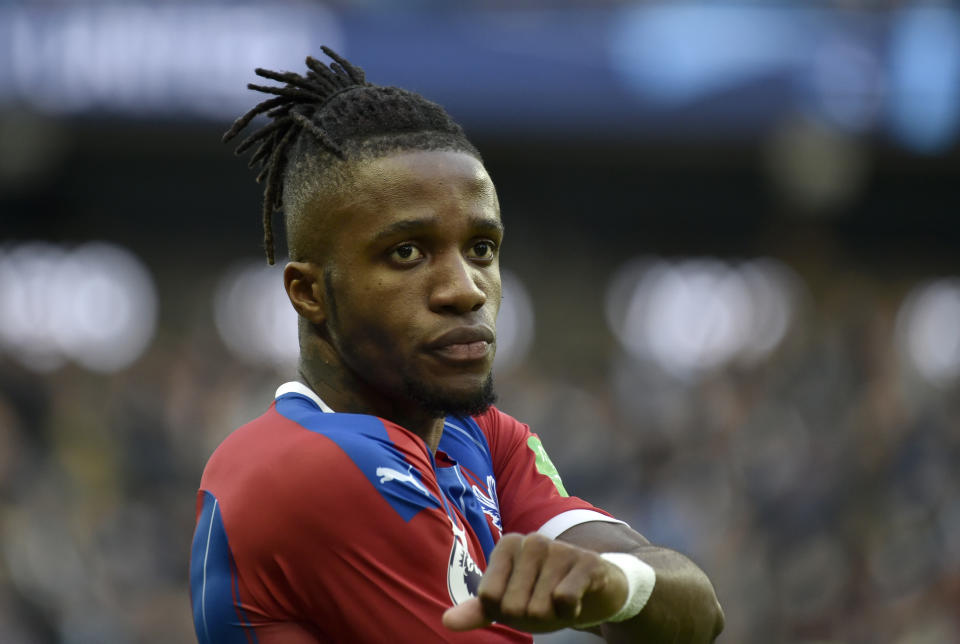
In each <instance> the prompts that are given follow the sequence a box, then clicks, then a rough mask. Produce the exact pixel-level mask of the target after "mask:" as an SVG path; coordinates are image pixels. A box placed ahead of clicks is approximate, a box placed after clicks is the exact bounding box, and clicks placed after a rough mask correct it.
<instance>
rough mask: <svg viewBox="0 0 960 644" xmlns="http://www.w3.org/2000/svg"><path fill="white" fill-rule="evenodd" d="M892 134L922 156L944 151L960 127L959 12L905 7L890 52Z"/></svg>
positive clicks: (928, 6)
mask: <svg viewBox="0 0 960 644" xmlns="http://www.w3.org/2000/svg"><path fill="white" fill-rule="evenodd" d="M890 58H891V61H892V68H891V72H890V98H891V100H890V120H891V126H892V128H893V132H894V134H895V135H896V137H897V138H898V139H900V140H901V141H902V142H903V143H904V144H905V145H906V146H908V147H910V148H912V149H913V150H916V151H919V152H940V151H942V150H944V149H945V148H947V147H949V146H950V144H951V143H952V142H953V141H955V140H956V134H957V130H958V127H960V11H958V10H957V8H956V7H953V8H950V7H949V6H947V5H939V4H930V3H926V4H921V5H918V6H909V5H908V6H906V7H904V8H903V10H902V11H900V13H899V14H898V17H897V20H896V21H895V22H894V24H893V33H892V45H891V51H890Z"/></svg>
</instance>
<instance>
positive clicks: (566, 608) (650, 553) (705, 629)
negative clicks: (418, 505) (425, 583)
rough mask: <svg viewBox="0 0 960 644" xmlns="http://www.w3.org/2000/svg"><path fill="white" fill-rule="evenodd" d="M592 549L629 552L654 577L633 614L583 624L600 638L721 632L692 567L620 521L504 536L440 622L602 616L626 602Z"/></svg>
mask: <svg viewBox="0 0 960 644" xmlns="http://www.w3.org/2000/svg"><path fill="white" fill-rule="evenodd" d="M598 552H628V553H631V554H634V555H636V556H638V557H639V558H640V559H642V560H643V561H645V562H646V563H647V564H649V565H650V566H651V567H652V568H653V569H654V570H655V572H656V574H657V580H656V584H655V586H654V590H653V594H652V595H651V596H650V599H649V600H648V601H647V603H646V605H645V606H644V608H643V610H641V611H640V613H638V614H637V615H636V616H635V617H633V618H631V619H629V620H626V621H624V622H620V623H616V624H614V623H606V624H602V625H601V626H600V628H599V630H597V629H592V628H591V629H590V630H592V631H593V632H595V633H597V634H602V635H603V636H604V637H605V638H606V639H607V641H609V642H670V643H674V642H676V643H680V642H689V643H691V644H698V643H700V642H704V643H708V642H712V641H713V640H714V639H715V638H716V636H717V635H718V634H719V633H720V631H721V630H722V629H723V620H724V618H723V611H722V610H721V608H720V604H719V603H718V602H717V598H716V595H715V593H714V591H713V587H712V585H711V584H710V581H709V579H707V577H706V575H704V573H703V572H702V571H701V570H700V569H699V568H697V567H696V566H695V565H694V564H693V563H692V562H690V560H688V559H687V558H686V557H684V556H682V555H680V554H678V553H676V552H673V551H671V550H667V549H665V548H658V547H656V546H652V545H650V543H649V542H648V541H647V540H646V539H644V538H643V537H642V536H641V535H640V534H638V533H637V532H634V531H633V530H631V529H630V528H627V527H626V526H623V525H619V524H610V523H604V522H589V523H584V524H580V525H577V526H574V527H572V528H570V529H569V530H567V531H566V532H564V533H563V534H561V535H560V536H559V537H558V538H557V540H556V541H552V542H551V541H550V540H549V539H547V538H546V537H544V536H542V535H538V534H531V535H527V536H522V535H504V537H503V538H502V539H501V541H500V543H499V544H498V545H497V547H496V549H494V551H493V554H492V556H491V559H490V564H489V566H488V567H487V571H486V573H485V574H484V577H483V580H482V581H481V583H480V588H479V589H478V593H477V595H478V597H477V599H475V600H471V601H469V602H465V603H463V604H460V605H459V606H457V607H455V608H452V609H450V610H448V611H447V613H446V614H445V615H444V624H445V625H446V626H447V627H448V628H452V629H454V630H467V629H470V628H477V627H480V626H483V625H485V624H487V623H489V622H490V621H492V620H496V621H499V622H502V623H505V624H508V625H511V626H514V627H515V628H519V629H521V630H526V631H531V632H544V631H553V630H558V629H561V628H566V627H574V628H576V627H578V626H579V625H583V624H594V623H596V622H600V621H603V620H604V619H605V618H607V617H609V616H611V615H613V614H614V613H616V612H617V611H618V610H619V608H620V606H622V605H623V603H624V602H625V600H626V596H627V581H626V578H625V577H624V575H623V573H622V572H621V571H620V569H619V568H617V567H616V566H614V565H612V564H610V563H608V562H607V561H605V560H604V559H602V558H600V556H599V555H598V554H597V553H598Z"/></svg>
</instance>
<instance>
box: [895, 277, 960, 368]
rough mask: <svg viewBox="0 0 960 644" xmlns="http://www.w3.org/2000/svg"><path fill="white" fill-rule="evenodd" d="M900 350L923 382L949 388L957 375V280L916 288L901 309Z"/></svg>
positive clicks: (959, 346)
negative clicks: (926, 381)
mask: <svg viewBox="0 0 960 644" xmlns="http://www.w3.org/2000/svg"><path fill="white" fill-rule="evenodd" d="M897 331H898V337H899V342H900V346H901V350H902V351H903V352H905V353H906V355H907V356H908V357H909V358H910V362H911V363H912V364H913V366H914V367H915V368H916V370H917V372H919V373H920V375H922V376H923V377H924V378H925V379H926V380H928V381H930V382H931V383H933V384H936V385H948V384H950V383H951V382H953V381H954V380H956V379H957V377H958V376H960V279H952V280H951V279H941V280H935V281H932V282H928V283H925V284H920V285H919V286H917V287H915V288H914V290H913V291H912V292H911V293H910V295H909V296H908V297H907V299H906V300H905V301H904V303H903V306H902V307H901V309H900V314H899V316H898V319H897Z"/></svg>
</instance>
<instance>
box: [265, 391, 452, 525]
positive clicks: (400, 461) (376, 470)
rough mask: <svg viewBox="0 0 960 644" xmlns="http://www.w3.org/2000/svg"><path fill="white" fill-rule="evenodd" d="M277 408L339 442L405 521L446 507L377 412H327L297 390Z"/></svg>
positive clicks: (279, 400) (280, 411)
mask: <svg viewBox="0 0 960 644" xmlns="http://www.w3.org/2000/svg"><path fill="white" fill-rule="evenodd" d="M276 410H277V413H279V414H280V415H281V416H283V417H284V418H287V419H289V420H292V421H293V422H295V423H297V424H298V425H300V426H301V427H303V428H304V429H308V430H310V431H312V432H316V433H318V434H322V435H323V436H326V437H327V438H329V439H330V440H332V441H333V442H334V443H336V444H337V446H338V447H339V448H340V449H342V450H343V451H344V452H345V453H346V455H347V456H349V457H350V460H351V461H353V464H354V465H356V466H357V468H358V469H359V470H360V471H361V472H363V475H364V476H365V477H367V480H368V481H370V484H371V485H372V486H373V487H374V488H375V489H376V490H377V492H379V493H380V496H381V497H383V498H384V500H386V501H387V503H389V504H390V506H391V507H392V508H393V509H394V510H395V511H396V512H397V514H399V515H400V516H401V517H402V518H403V520H404V521H409V520H410V519H412V518H413V517H414V516H416V514H417V513H418V512H420V511H421V510H423V509H424V508H428V507H435V508H442V507H444V506H443V505H442V503H441V502H440V500H439V499H438V498H437V497H436V496H435V495H434V494H433V493H432V492H430V491H429V490H428V489H427V487H426V486H425V485H424V484H423V480H422V479H421V477H420V473H419V472H418V471H417V469H416V468H415V467H413V466H412V465H410V463H408V462H407V461H406V459H405V458H404V456H403V453H402V452H401V451H400V450H399V449H397V447H396V445H394V444H393V441H392V440H390V436H389V435H388V434H387V428H386V427H384V425H383V421H382V420H380V419H379V418H377V417H376V416H367V415H362V414H325V413H324V412H323V411H322V410H321V409H319V408H318V407H317V406H316V404H315V403H314V402H313V401H312V400H310V399H309V398H307V397H305V396H303V395H301V394H296V393H289V394H284V395H283V396H280V397H279V398H277V406H276Z"/></svg>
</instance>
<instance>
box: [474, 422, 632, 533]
mask: <svg viewBox="0 0 960 644" xmlns="http://www.w3.org/2000/svg"><path fill="white" fill-rule="evenodd" d="M475 420H476V421H477V424H478V425H479V426H480V428H481V429H482V430H483V432H484V434H485V435H486V436H487V442H488V443H489V445H490V452H491V458H492V460H493V468H494V475H495V477H496V481H497V495H498V497H499V503H500V515H501V519H502V521H503V529H504V532H520V533H523V534H527V533H530V532H537V531H539V532H541V533H543V534H546V535H547V536H549V537H551V538H553V537H556V536H557V535H559V534H560V533H561V532H563V531H564V530H566V529H568V528H571V527H573V526H575V525H578V524H580V523H586V522H588V521H609V522H614V523H622V521H619V520H617V519H615V518H613V517H612V516H611V515H610V514H609V513H607V512H605V511H604V510H601V509H599V508H597V507H595V506H593V505H592V504H590V503H588V502H587V501H584V500H583V499H581V498H578V497H575V496H570V495H569V494H567V491H566V489H565V488H564V486H563V482H562V481H561V479H560V475H559V473H558V472H557V469H556V467H554V465H553V463H552V462H551V461H550V457H549V456H548V455H547V452H546V449H545V448H544V447H543V443H542V442H541V440H540V437H539V436H537V435H536V434H534V433H533V432H531V431H530V427H529V426H527V425H526V424H524V423H521V422H520V421H518V420H516V419H515V418H513V417H512V416H509V415H507V414H505V413H503V412H501V411H500V410H499V409H497V408H496V407H491V408H490V409H489V410H487V411H486V412H484V413H483V414H481V415H479V416H476V417H475Z"/></svg>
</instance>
